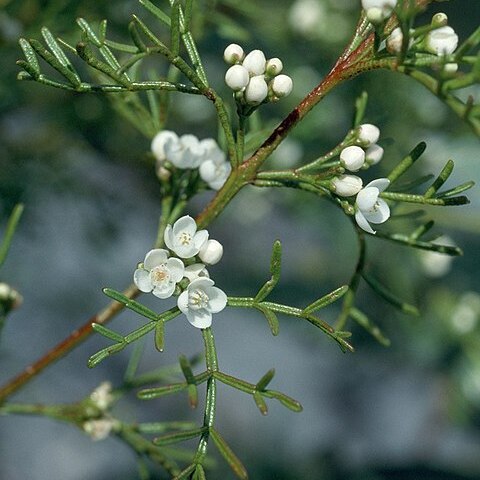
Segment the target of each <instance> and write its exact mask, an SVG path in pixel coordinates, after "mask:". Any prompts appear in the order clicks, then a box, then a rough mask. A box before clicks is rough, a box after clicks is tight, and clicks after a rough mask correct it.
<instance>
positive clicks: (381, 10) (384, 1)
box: [362, 0, 397, 25]
mask: <svg viewBox="0 0 480 480" xmlns="http://www.w3.org/2000/svg"><path fill="white" fill-rule="evenodd" d="M396 5H397V0H362V7H363V9H364V10H365V12H366V14H367V18H368V20H369V21H370V22H372V23H373V24H374V25H378V24H380V23H382V22H383V21H384V20H385V19H387V18H388V17H389V16H390V15H391V14H392V12H393V9H394V8H395V6H396Z"/></svg>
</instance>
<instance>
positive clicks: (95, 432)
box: [83, 418, 117, 442]
mask: <svg viewBox="0 0 480 480" xmlns="http://www.w3.org/2000/svg"><path fill="white" fill-rule="evenodd" d="M116 426H117V422H116V421H115V420H114V419H113V418H101V419H99V420H88V421H86V422H84V423H83V430H84V431H85V433H87V434H88V435H90V437H91V438H92V440H94V441H95V442H96V441H99V440H105V439H106V438H107V437H108V436H109V435H110V432H111V431H112V429H113V428H116Z"/></svg>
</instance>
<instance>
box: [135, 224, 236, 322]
mask: <svg viewBox="0 0 480 480" xmlns="http://www.w3.org/2000/svg"><path fill="white" fill-rule="evenodd" d="M208 236H209V235H208V231H207V230H197V224H196V222H195V220H194V219H193V218H192V217H190V216H188V215H185V216H184V217H182V218H179V219H178V220H177V221H176V222H175V223H174V224H173V226H172V225H167V228H166V229H165V234H164V241H165V245H166V246H167V247H168V249H169V250H166V249H163V248H156V249H153V250H150V251H149V252H148V253H147V254H146V256H145V260H144V261H143V263H140V264H139V265H138V267H137V269H136V270H135V273H134V275H133V279H134V282H135V285H136V286H137V287H138V289H139V290H140V291H142V292H145V293H153V295H155V296H156V297H158V298H162V299H165V298H169V297H171V296H172V295H173V294H174V293H175V290H177V291H178V290H179V289H181V288H182V287H181V286H180V285H178V284H179V283H180V282H182V284H184V283H187V282H188V285H187V287H186V288H185V289H184V290H183V291H182V292H181V293H180V295H179V297H178V300H177V305H178V308H179V309H180V310H181V311H182V312H183V313H184V314H185V315H186V316H187V319H188V321H189V322H190V323H191V324H192V325H193V326H194V327H197V328H207V327H209V326H210V325H211V324H212V313H218V312H220V311H221V310H223V309H224V308H225V307H226V305H227V296H226V295H225V293H224V292H223V291H222V290H220V289H219V288H217V287H214V284H215V282H214V281H213V280H212V279H211V278H210V275H209V273H208V271H207V269H206V267H205V264H207V265H214V264H216V263H218V262H219V261H220V260H221V258H222V256H223V247H222V245H221V244H220V242H218V241H217V240H213V239H209V238H208ZM170 254H173V255H174V256H170ZM197 257H198V258H197ZM183 260H186V261H187V260H188V261H189V262H188V263H189V265H188V266H185V264H184V261H183Z"/></svg>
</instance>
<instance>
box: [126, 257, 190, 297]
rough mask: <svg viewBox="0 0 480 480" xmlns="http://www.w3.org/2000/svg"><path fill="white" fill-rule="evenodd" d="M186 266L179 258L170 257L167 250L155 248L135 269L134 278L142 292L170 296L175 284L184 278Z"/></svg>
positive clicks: (157, 295)
mask: <svg viewBox="0 0 480 480" xmlns="http://www.w3.org/2000/svg"><path fill="white" fill-rule="evenodd" d="M184 270H185V267H184V265H183V262H182V261H181V260H180V259H179V258H168V252H167V250H164V249H162V248H155V249H154V250H150V251H149V252H148V253H147V255H146V256H145V260H144V261H143V263H142V264H140V265H139V267H138V268H137V269H136V270H135V273H134V274H133V280H134V282H135V285H136V286H137V287H138V289H139V290H140V291H141V292H145V293H150V292H151V293H153V294H154V295H155V296H156V297H158V298H169V297H171V296H172V295H173V292H174V291H175V285H176V284H177V282H179V281H180V280H181V279H182V278H183V274H184Z"/></svg>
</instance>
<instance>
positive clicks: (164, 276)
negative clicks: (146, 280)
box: [150, 264, 170, 285]
mask: <svg viewBox="0 0 480 480" xmlns="http://www.w3.org/2000/svg"><path fill="white" fill-rule="evenodd" d="M150 279H151V280H152V283H153V284H154V285H162V284H164V283H168V282H169V281H170V272H169V271H168V269H167V268H166V266H165V264H162V265H158V267H155V268H152V270H151V271H150Z"/></svg>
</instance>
